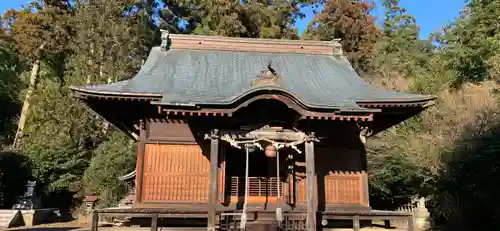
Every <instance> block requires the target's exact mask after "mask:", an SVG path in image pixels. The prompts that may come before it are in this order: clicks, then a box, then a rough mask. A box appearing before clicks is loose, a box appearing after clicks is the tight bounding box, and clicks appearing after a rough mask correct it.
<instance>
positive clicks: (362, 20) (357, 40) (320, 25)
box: [303, 0, 379, 70]
mask: <svg viewBox="0 0 500 231" xmlns="http://www.w3.org/2000/svg"><path fill="white" fill-rule="evenodd" d="M324 4H325V8H324V10H323V11H322V12H321V13H319V14H318V15H316V17H315V18H314V20H313V21H312V22H311V24H310V25H309V26H308V28H307V31H306V32H305V34H304V35H303V37H304V38H305V39H314V40H326V41H329V40H332V39H337V38H338V39H341V43H342V46H343V49H344V51H345V52H346V54H347V57H348V58H349V60H350V61H351V63H352V64H353V66H354V67H355V68H357V69H358V70H368V69H369V62H370V60H371V58H372V55H373V52H374V51H375V43H376V42H377V38H378V36H379V31H378V29H377V26H376V25H375V20H374V18H373V16H371V15H370V10H371V9H373V7H374V6H373V4H369V3H367V2H362V1H349V0H327V1H325V3H324Z"/></svg>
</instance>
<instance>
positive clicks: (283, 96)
mask: <svg viewBox="0 0 500 231" xmlns="http://www.w3.org/2000/svg"><path fill="white" fill-rule="evenodd" d="M72 90H73V93H74V96H75V97H77V98H78V99H80V100H81V101H82V102H84V103H85V104H86V105H88V106H89V107H90V108H91V109H92V110H94V111H95V112H97V113H98V114H99V115H101V116H102V117H103V118H104V119H106V120H107V121H108V122H110V123H111V124H113V125H114V126H116V127H117V128H119V129H121V130H122V131H123V132H125V133H127V134H128V135H129V136H130V137H131V138H132V139H134V140H136V141H137V143H138V150H137V167H136V170H135V171H134V172H133V173H131V174H128V175H127V176H126V177H124V179H125V178H127V179H132V180H135V189H134V190H135V191H134V193H135V197H134V200H133V203H132V205H131V206H129V207H123V208H107V209H96V210H94V220H93V225H92V230H97V228H98V225H97V219H98V217H99V215H102V216H104V215H106V216H128V217H133V218H138V219H140V218H144V217H147V218H148V219H151V224H150V227H151V229H152V230H156V228H157V227H158V226H176V227H185V228H186V229H190V228H196V227H198V228H200V227H201V228H202V229H205V227H206V229H207V230H208V231H214V230H247V229H248V230H251V229H256V227H257V228H258V229H261V228H262V227H263V226H265V227H268V228H269V227H271V228H272V229H280V230H291V231H299V230H307V231H314V230H317V229H323V228H329V227H334V225H335V224H336V220H351V221H352V225H353V226H352V227H353V228H354V230H359V228H360V224H361V225H363V222H360V220H371V219H373V218H377V219H407V220H408V221H410V222H408V224H409V225H408V229H409V230H413V225H412V222H411V220H412V218H411V215H409V214H406V213H396V212H389V211H377V210H372V209H371V207H370V203H369V193H368V177H367V173H366V170H367V159H366V153H365V149H364V142H365V140H366V138H367V137H370V136H372V135H374V134H376V133H378V132H380V131H383V130H385V129H387V128H389V127H391V126H394V125H396V124H398V123H400V122H402V121H404V120H406V119H408V118H409V117H411V116H414V115H416V114H418V113H420V112H421V111H423V110H425V108H426V107H428V106H430V105H432V103H433V100H434V97H432V96H424V95H416V94H406V93H399V92H391V91H386V90H382V89H376V88H372V87H370V86H368V85H367V83H365V82H364V81H363V79H362V78H361V77H359V76H358V75H357V74H356V72H355V71H354V70H353V68H352V67H351V65H350V64H349V62H348V60H347V59H346V57H345V56H344V55H343V52H342V47H341V45H340V43H339V42H338V41H330V42H319V41H302V40H300V41H292V40H268V39H245V38H225V37H211V36H193V35H177V34H168V32H165V31H164V32H163V34H162V44H161V46H160V47H154V48H153V49H152V50H151V52H150V54H149V57H148V58H147V60H146V62H145V63H144V65H143V66H142V68H141V69H140V71H139V72H138V73H137V74H136V75H135V76H134V77H133V78H131V79H129V80H125V81H121V82H116V83H110V84H99V85H86V86H78V87H72Z"/></svg>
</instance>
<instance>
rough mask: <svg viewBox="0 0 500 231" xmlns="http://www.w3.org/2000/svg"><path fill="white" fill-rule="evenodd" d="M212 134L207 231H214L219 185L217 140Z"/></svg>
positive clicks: (214, 133)
mask: <svg viewBox="0 0 500 231" xmlns="http://www.w3.org/2000/svg"><path fill="white" fill-rule="evenodd" d="M216 132H217V131H214V132H213V133H212V136H211V137H210V185H209V187H208V226H207V230H208V231H215V220H216V212H217V201H218V200H217V192H218V183H219V176H218V175H219V174H218V173H219V171H218V164H219V163H218V162H219V139H218V137H217V134H216Z"/></svg>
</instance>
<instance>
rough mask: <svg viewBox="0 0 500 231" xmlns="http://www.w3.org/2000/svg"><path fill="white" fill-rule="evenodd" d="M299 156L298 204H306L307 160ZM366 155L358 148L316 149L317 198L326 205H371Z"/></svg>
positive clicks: (324, 147) (323, 147)
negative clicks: (368, 195)
mask: <svg viewBox="0 0 500 231" xmlns="http://www.w3.org/2000/svg"><path fill="white" fill-rule="evenodd" d="M301 157H302V156H301V155H300V156H299V158H298V159H297V162H296V179H297V180H298V181H297V185H296V199H297V203H307V192H306V180H305V162H304V160H301V159H302V158H303V157H302V158H301ZM364 161H365V160H364V154H363V153H362V152H361V151H358V150H355V149H334V148H332V147H331V146H318V147H316V149H315V163H316V179H315V184H316V187H315V188H316V198H317V200H318V203H319V204H325V205H353V204H355V205H362V206H369V205H368V198H367V197H366V195H367V191H366V190H367V185H366V184H367V181H366V180H365V178H366V170H365V169H364V166H365V165H364Z"/></svg>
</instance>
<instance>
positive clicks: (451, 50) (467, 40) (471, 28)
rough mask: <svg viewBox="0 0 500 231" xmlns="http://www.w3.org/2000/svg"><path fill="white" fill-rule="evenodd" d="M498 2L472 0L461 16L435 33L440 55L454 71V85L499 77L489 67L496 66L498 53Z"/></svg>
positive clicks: (499, 35)
mask: <svg viewBox="0 0 500 231" xmlns="http://www.w3.org/2000/svg"><path fill="white" fill-rule="evenodd" d="M499 20H500V1H498V0H488V1H480V0H472V1H469V3H468V4H467V5H466V6H465V8H464V10H463V11H462V12H461V15H460V17H459V18H458V19H457V20H455V22H453V23H452V24H450V25H448V26H446V27H444V28H443V30H442V31H441V32H440V33H437V34H435V39H436V41H437V42H438V43H439V44H440V46H439V50H440V51H441V52H442V53H443V55H444V56H443V58H445V59H446V60H447V61H448V62H449V68H451V69H454V70H456V71H457V74H458V75H457V79H456V80H455V82H454V84H455V86H460V85H461V84H462V83H464V82H478V81H483V80H485V79H488V78H493V79H495V80H498V76H495V73H494V72H493V73H490V72H489V71H490V68H491V67H493V68H495V65H498V62H497V61H498V60H499V58H498V57H499V55H498V53H499V52H500V30H499V29H498V28H499V27H498V21H499Z"/></svg>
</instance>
